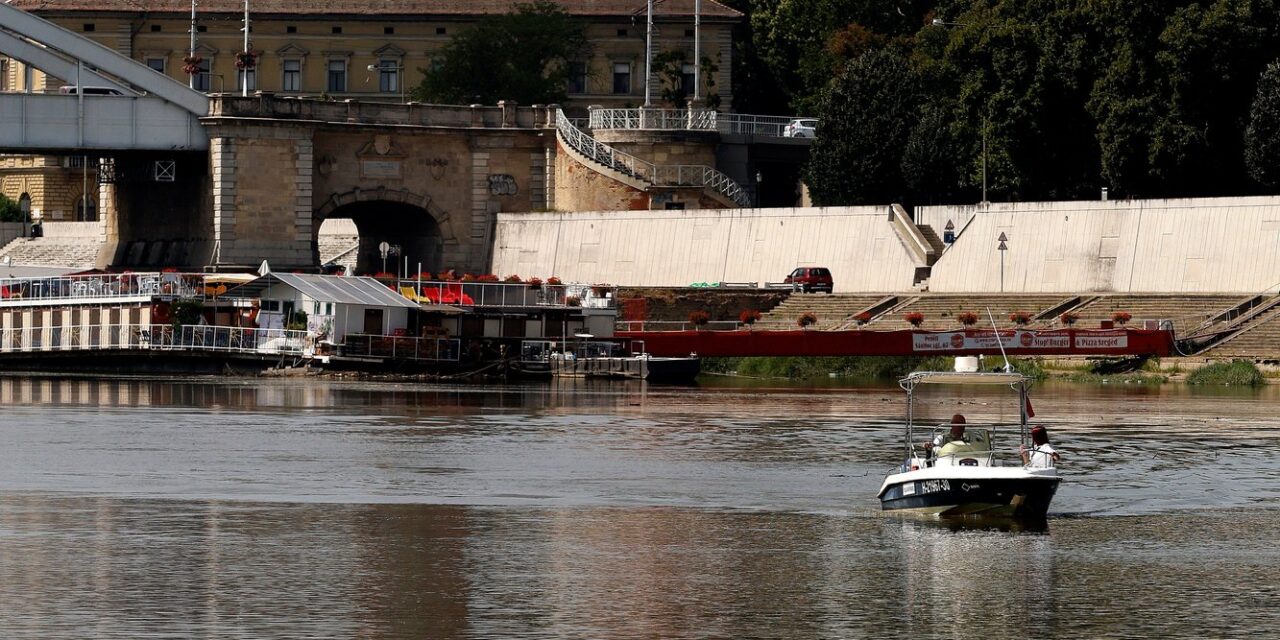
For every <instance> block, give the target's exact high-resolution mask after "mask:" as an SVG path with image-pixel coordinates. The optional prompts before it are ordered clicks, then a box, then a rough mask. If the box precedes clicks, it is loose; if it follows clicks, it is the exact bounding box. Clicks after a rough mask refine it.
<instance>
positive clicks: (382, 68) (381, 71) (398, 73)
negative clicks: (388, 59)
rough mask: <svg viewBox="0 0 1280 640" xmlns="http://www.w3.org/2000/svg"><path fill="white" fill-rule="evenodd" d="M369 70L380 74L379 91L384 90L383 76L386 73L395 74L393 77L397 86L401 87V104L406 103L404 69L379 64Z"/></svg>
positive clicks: (394, 65)
mask: <svg viewBox="0 0 1280 640" xmlns="http://www.w3.org/2000/svg"><path fill="white" fill-rule="evenodd" d="M368 69H369V71H370V72H373V71H377V72H378V90H379V91H381V90H382V74H384V73H385V74H394V75H392V76H391V77H392V78H395V83H396V86H398V87H400V102H401V103H403V102H404V78H402V77H401V76H403V75H404V73H403V72H404V67H402V66H400V65H398V64H394V63H393V64H391V65H385V66H384V65H383V64H382V63H379V64H371V65H369V67H368Z"/></svg>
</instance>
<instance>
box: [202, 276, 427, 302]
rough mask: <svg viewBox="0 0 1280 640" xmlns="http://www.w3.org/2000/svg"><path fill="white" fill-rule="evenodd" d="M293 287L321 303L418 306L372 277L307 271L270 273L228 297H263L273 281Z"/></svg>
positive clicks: (229, 293)
mask: <svg viewBox="0 0 1280 640" xmlns="http://www.w3.org/2000/svg"><path fill="white" fill-rule="evenodd" d="M277 283H279V284H283V285H286V286H288V287H291V288H293V289H295V290H296V291H298V292H299V293H301V294H302V295H305V296H307V297H308V298H311V299H312V300H316V301H318V302H333V303H336V304H358V305H362V306H366V307H403V308H406V309H417V308H418V305H417V303H415V302H413V301H411V300H409V299H407V298H405V297H404V296H402V295H400V294H398V293H396V292H394V291H392V290H391V289H388V288H387V286H386V285H384V284H382V283H381V282H378V281H377V280H374V279H373V278H364V277H359V278H353V277H348V276H322V275H315V274H308V273H268V274H267V275H265V276H262V277H260V278H257V279H256V280H254V281H253V282H249V283H247V284H243V285H240V286H238V287H236V288H234V289H232V290H230V291H228V292H227V294H226V295H227V297H240V298H253V297H260V296H261V295H262V292H263V291H266V290H267V288H269V287H270V286H272V285H274V284H277Z"/></svg>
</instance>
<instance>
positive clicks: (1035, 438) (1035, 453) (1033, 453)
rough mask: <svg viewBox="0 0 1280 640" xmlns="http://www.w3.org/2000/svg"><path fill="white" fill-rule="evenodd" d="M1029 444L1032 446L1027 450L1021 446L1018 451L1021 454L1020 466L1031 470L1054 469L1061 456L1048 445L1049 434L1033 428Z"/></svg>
mask: <svg viewBox="0 0 1280 640" xmlns="http://www.w3.org/2000/svg"><path fill="white" fill-rule="evenodd" d="M1031 443H1032V444H1033V445H1034V446H1032V447H1031V448H1029V449H1028V448H1027V445H1025V444H1024V445H1022V447H1021V448H1020V451H1021V453H1022V464H1025V465H1028V466H1030V467H1031V468H1032V469H1048V468H1050V467H1055V466H1057V464H1058V460H1060V459H1062V456H1060V455H1058V452H1057V451H1055V450H1054V448H1053V445H1050V444H1049V432H1048V431H1046V430H1045V428H1044V427H1033V428H1032V429H1031Z"/></svg>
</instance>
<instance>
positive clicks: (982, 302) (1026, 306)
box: [867, 293, 1070, 331]
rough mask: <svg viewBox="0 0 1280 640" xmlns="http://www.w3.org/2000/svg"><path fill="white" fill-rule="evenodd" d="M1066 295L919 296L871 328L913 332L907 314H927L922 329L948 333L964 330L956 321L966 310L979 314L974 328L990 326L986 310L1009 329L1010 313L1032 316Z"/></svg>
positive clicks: (879, 317)
mask: <svg viewBox="0 0 1280 640" xmlns="http://www.w3.org/2000/svg"><path fill="white" fill-rule="evenodd" d="M1069 297H1070V296H1068V295H1067V294H1036V295H1025V294H953V293H919V294H914V295H913V296H910V297H909V299H908V296H904V300H905V302H904V303H903V304H901V305H898V306H897V307H894V308H893V309H890V310H889V311H888V312H886V313H884V314H882V315H880V316H877V317H876V318H873V319H872V321H871V322H870V323H868V325H867V328H868V329H880V330H894V329H910V328H912V327H911V324H910V323H909V322H907V320H906V315H907V314H908V313H921V314H923V315H924V322H923V323H921V325H920V328H921V329H926V330H931V331H949V330H956V329H963V328H964V326H963V325H961V324H960V321H959V320H957V319H956V318H957V316H958V315H959V314H960V313H962V312H965V311H971V312H973V313H976V314H978V324H976V325H974V326H975V328H987V329H989V328H990V327H991V321H990V320H989V319H988V318H987V308H988V307H989V308H990V309H991V314H992V315H993V316H994V317H995V320H996V325H997V326H999V327H1000V328H1009V327H1011V326H1013V324H1012V323H1011V322H1010V321H1009V314H1011V313H1013V312H1015V311H1025V312H1027V313H1028V314H1030V315H1032V316H1033V317H1034V316H1035V315H1036V314H1038V313H1040V312H1041V311H1043V310H1045V309H1049V308H1052V307H1054V306H1056V305H1057V304H1059V303H1061V302H1062V301H1063V300H1064V299H1066V298H1069Z"/></svg>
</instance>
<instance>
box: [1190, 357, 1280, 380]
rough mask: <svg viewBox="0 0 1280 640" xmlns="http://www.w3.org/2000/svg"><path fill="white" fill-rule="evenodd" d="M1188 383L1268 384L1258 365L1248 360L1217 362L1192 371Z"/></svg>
mask: <svg viewBox="0 0 1280 640" xmlns="http://www.w3.org/2000/svg"><path fill="white" fill-rule="evenodd" d="M1187 384H1206V385H1226V386H1244V387H1256V386H1259V385H1262V384H1266V380H1265V378H1264V377H1263V375H1262V372H1261V371H1259V370H1258V367H1256V366H1254V364H1253V363H1252V362H1249V361H1247V360H1232V361H1231V362H1215V363H1213V364H1210V365H1206V366H1203V367H1200V368H1199V369H1196V370H1195V371H1192V372H1191V375H1189V376H1187Z"/></svg>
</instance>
